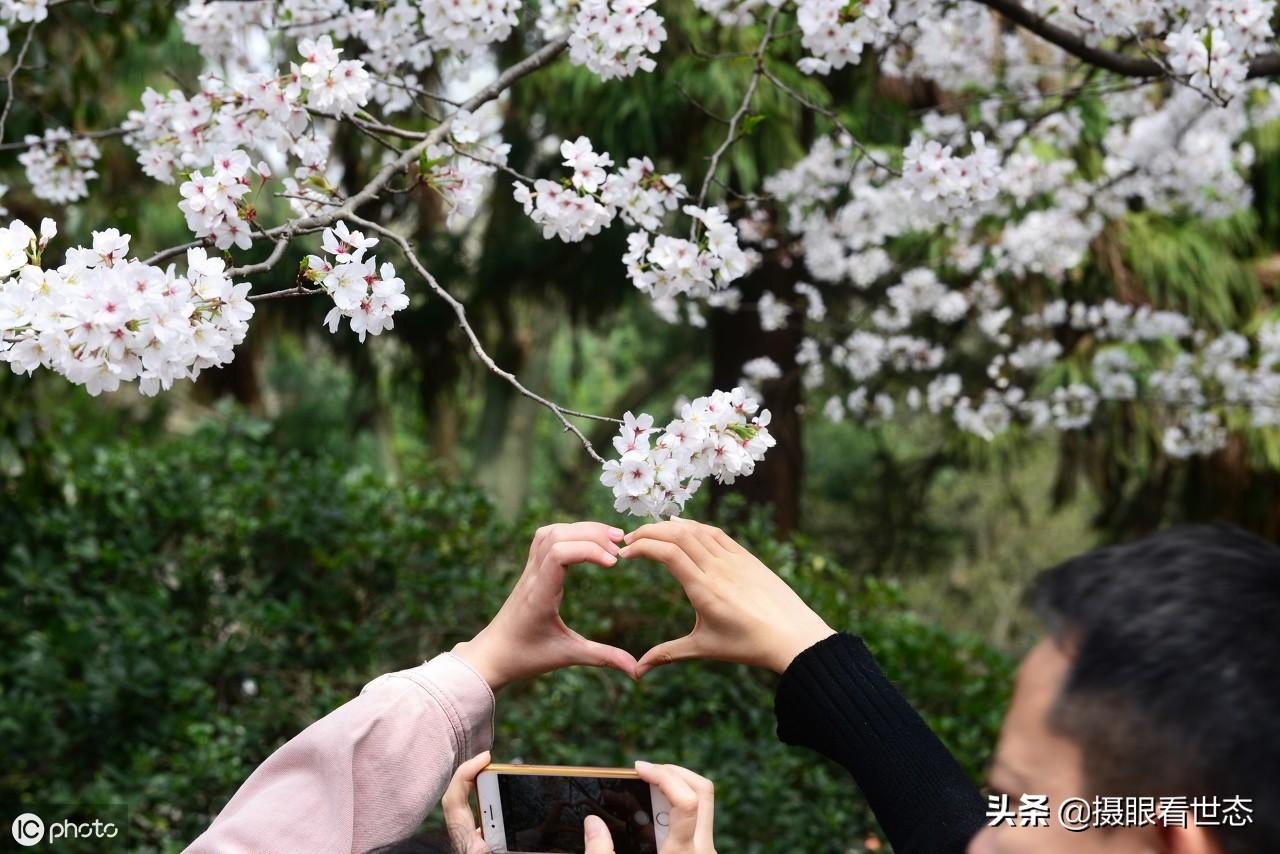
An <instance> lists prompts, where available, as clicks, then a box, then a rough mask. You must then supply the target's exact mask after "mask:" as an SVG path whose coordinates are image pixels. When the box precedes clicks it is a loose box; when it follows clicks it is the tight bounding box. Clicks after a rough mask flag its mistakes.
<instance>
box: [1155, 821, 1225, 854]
mask: <svg viewBox="0 0 1280 854" xmlns="http://www.w3.org/2000/svg"><path fill="white" fill-rule="evenodd" d="M1188 824H1190V823H1189V822H1188ZM1155 830H1156V835H1157V837H1158V838H1159V840H1160V848H1159V851H1160V854H1222V845H1221V844H1220V843H1219V842H1218V840H1217V838H1216V837H1215V836H1214V833H1213V828H1212V827H1200V826H1197V825H1191V826H1188V827H1164V826H1163V825H1160V824H1158V825H1157V826H1156V828H1155Z"/></svg>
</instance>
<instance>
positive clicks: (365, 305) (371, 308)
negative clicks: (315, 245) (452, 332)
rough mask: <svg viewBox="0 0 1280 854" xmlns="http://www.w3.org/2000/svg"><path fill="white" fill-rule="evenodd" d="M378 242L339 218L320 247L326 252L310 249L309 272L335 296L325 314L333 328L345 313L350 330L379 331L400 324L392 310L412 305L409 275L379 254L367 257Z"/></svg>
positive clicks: (309, 276) (362, 334)
mask: <svg viewBox="0 0 1280 854" xmlns="http://www.w3.org/2000/svg"><path fill="white" fill-rule="evenodd" d="M377 243H378V239H377V238H376V237H365V235H364V234H363V232H360V231H355V230H354V229H350V228H348V227H347V224H346V223H345V222H339V223H338V224H337V226H336V227H335V228H326V229H325V230H324V235H323V238H322V241H321V247H322V249H323V250H324V252H325V254H326V256H331V257H321V256H319V255H308V256H307V261H306V269H305V271H304V275H305V276H306V278H307V280H308V281H311V282H314V283H315V284H316V285H318V286H319V287H321V288H323V289H324V291H325V293H327V294H328V295H329V296H330V297H331V298H332V299H333V308H332V309H330V310H329V313H328V314H327V315H325V318H324V322H325V325H326V326H328V327H329V331H330V332H331V333H336V332H337V331H338V326H339V325H340V324H341V323H342V318H344V317H345V318H347V322H348V323H349V324H350V325H351V331H352V332H355V333H356V335H358V336H359V338H360V341H361V343H363V342H364V338H365V335H379V334H381V333H382V332H385V331H386V330H388V329H391V328H393V327H394V326H395V319H394V317H393V315H394V314H395V313H396V312H397V311H400V310H402V309H404V308H407V307H408V306H409V297H408V296H407V295H406V294H405V292H404V281H403V280H402V279H400V278H399V277H397V276H396V270H395V267H394V266H393V265H392V264H391V263H390V262H389V261H384V262H383V263H382V264H381V266H379V264H378V260H377V258H374V257H372V256H370V257H368V258H366V257H365V252H367V251H368V250H369V249H371V248H373V247H374V246H375V245H376V244H377Z"/></svg>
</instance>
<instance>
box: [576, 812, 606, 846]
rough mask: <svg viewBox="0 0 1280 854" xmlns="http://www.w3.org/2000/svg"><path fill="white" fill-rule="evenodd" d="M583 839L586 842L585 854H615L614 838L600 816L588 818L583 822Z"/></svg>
mask: <svg viewBox="0 0 1280 854" xmlns="http://www.w3.org/2000/svg"><path fill="white" fill-rule="evenodd" d="M582 837H583V839H584V840H585V841H586V849H585V851H584V854H613V837H612V836H610V835H609V828H608V826H607V825H606V824H605V823H604V821H603V820H601V818H600V816H598V815H589V816H587V818H586V820H585V821H584V822H582Z"/></svg>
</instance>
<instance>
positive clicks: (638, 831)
mask: <svg viewBox="0 0 1280 854" xmlns="http://www.w3.org/2000/svg"><path fill="white" fill-rule="evenodd" d="M476 789H477V790H478V792H479V795H480V823H481V827H482V829H483V831H484V840H485V842H487V843H489V845H490V846H491V847H492V848H493V850H494V851H509V852H511V854H563V852H568V854H582V852H583V851H584V847H583V839H582V822H583V820H584V819H586V817H587V816H588V815H598V816H599V817H600V818H602V819H604V823H605V824H606V825H608V827H609V831H610V833H612V834H613V846H614V849H615V851H616V852H617V854H658V849H659V848H660V847H661V845H662V843H663V841H664V840H665V839H666V836H667V825H668V823H669V820H670V818H671V804H670V803H668V802H667V798H666V796H665V795H663V794H662V792H661V791H659V790H658V788H657V787H656V786H650V785H649V784H648V783H646V782H645V781H644V780H641V779H640V775H639V774H637V773H636V772H635V771H633V770H632V769H630V768H584V767H574V766H567V765H498V764H493V765H489V766H488V767H486V768H485V770H483V771H481V772H480V775H479V776H478V777H476Z"/></svg>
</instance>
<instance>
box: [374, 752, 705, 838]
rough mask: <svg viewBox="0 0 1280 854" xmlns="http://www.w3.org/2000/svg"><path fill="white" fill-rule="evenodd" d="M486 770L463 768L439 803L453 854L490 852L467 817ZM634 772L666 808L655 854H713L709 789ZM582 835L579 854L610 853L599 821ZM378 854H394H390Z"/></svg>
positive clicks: (650, 767) (643, 768)
mask: <svg viewBox="0 0 1280 854" xmlns="http://www.w3.org/2000/svg"><path fill="white" fill-rule="evenodd" d="M488 764H489V754H488V753H487V752H486V753H482V754H480V755H479V756H476V757H474V758H472V759H470V760H468V761H467V762H464V763H463V764H462V765H461V766H460V767H459V768H458V771H457V773H455V774H454V775H453V780H452V781H451V782H450V784H449V788H448V790H447V791H446V792H445V794H444V799H443V800H442V801H441V806H442V807H443V810H444V820H445V826H446V827H447V828H448V832H449V838H450V839H451V840H452V841H453V849H454V852H455V854H490V852H491V851H492V850H493V849H492V848H491V847H490V846H489V845H488V843H486V842H485V839H484V835H483V833H482V832H481V830H480V828H479V827H478V826H477V823H476V817H475V814H474V813H473V812H472V811H471V796H472V793H473V792H475V790H476V777H478V776H479V775H480V773H481V772H482V771H484V770H485V766H486V765H488ZM635 768H636V773H637V774H638V775H639V777H640V779H641V780H643V781H644V782H646V783H648V784H649V785H651V786H653V787H655V788H657V789H658V790H659V791H660V792H661V793H662V796H663V797H664V798H665V800H666V802H667V803H668V804H670V813H669V815H670V820H669V822H668V826H667V835H666V839H665V840H663V842H662V845H661V846H660V847H659V848H658V852H659V854H715V850H716V849H715V839H714V836H713V834H714V825H715V787H714V785H713V784H712V783H711V781H710V780H708V779H706V778H705V777H702V776H699V775H698V774H695V773H694V772H692V771H690V770H689V769H688V768H681V767H680V766H679V765H658V764H654V763H650V762H637V763H636V764H635ZM582 832H583V837H584V842H585V845H584V852H585V854H615V853H616V850H617V849H616V847H615V845H614V840H613V835H612V834H611V833H610V831H609V827H608V825H607V824H606V823H605V822H604V820H603V819H601V818H600V816H598V815H595V814H592V815H588V816H586V818H585V820H584V821H583V825H582ZM381 854H400V852H397V851H396V850H395V849H394V848H392V849H388V850H386V851H385V852H381ZM404 854H408V852H404Z"/></svg>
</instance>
